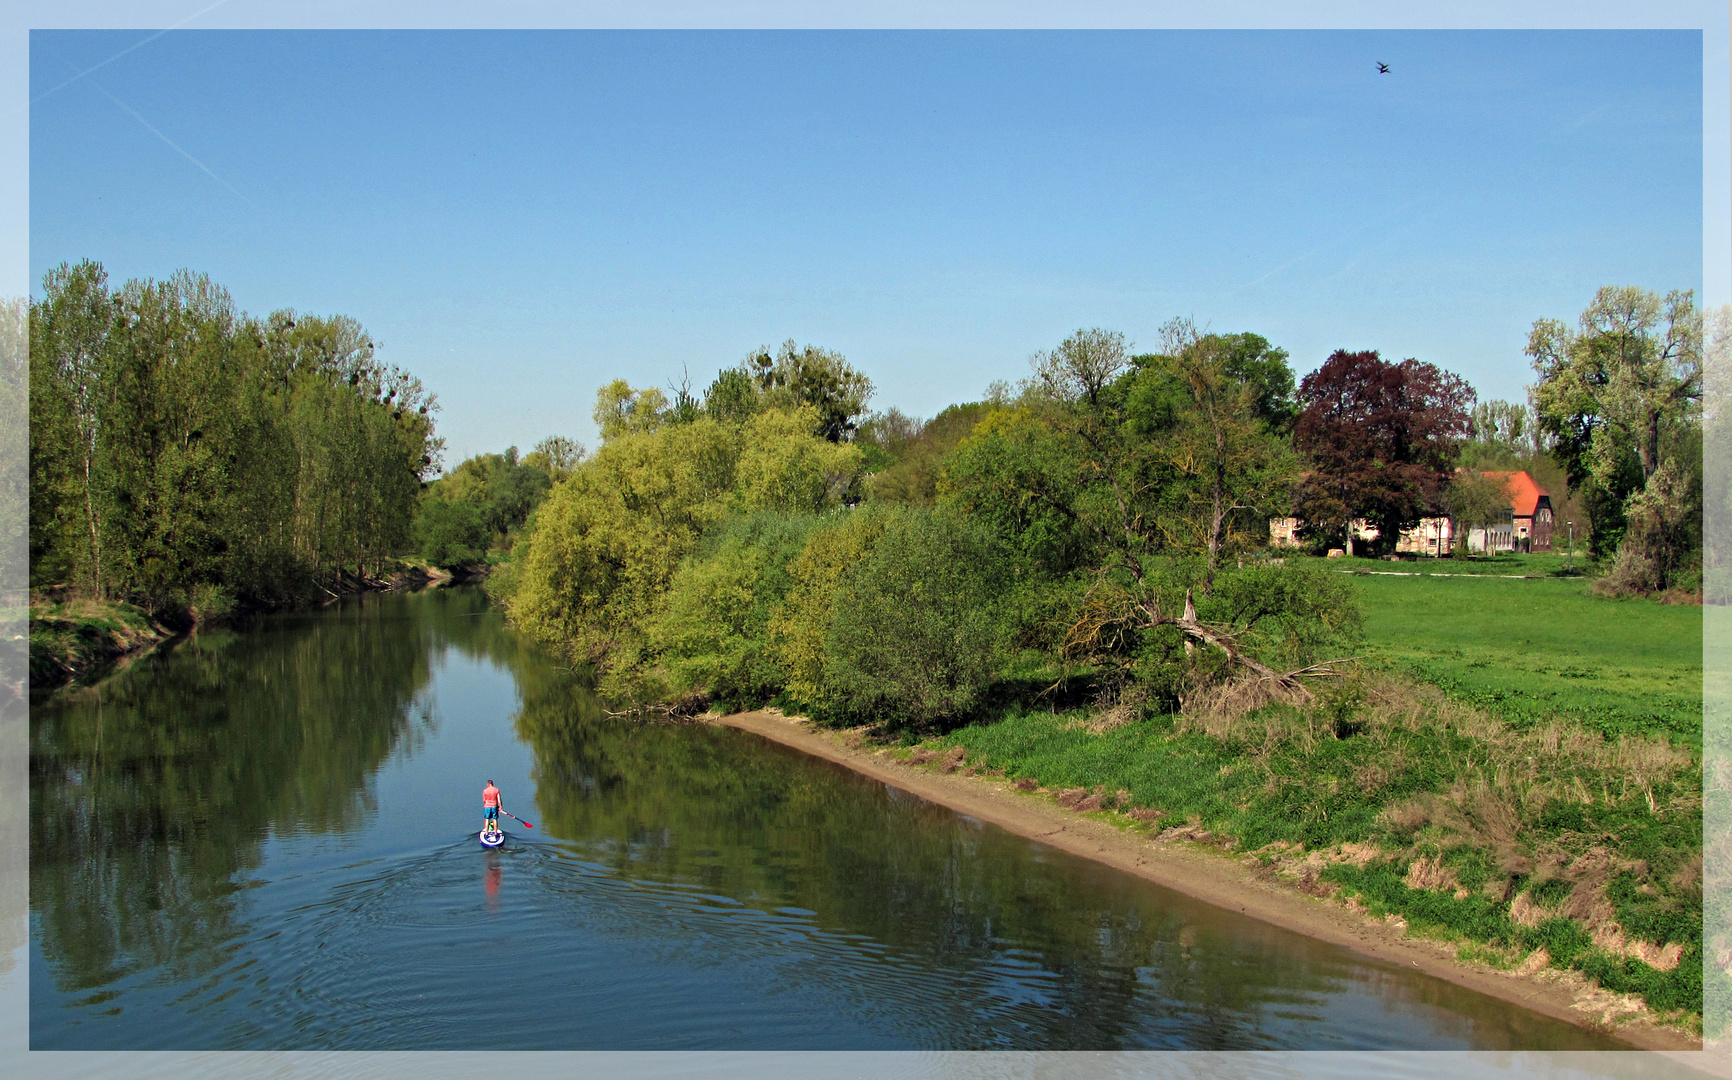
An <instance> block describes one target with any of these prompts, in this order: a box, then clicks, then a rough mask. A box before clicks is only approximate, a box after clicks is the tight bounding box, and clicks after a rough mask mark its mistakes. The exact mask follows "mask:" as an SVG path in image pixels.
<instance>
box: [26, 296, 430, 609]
mask: <svg viewBox="0 0 1732 1080" xmlns="http://www.w3.org/2000/svg"><path fill="white" fill-rule="evenodd" d="M375 351H376V350H375V344H374V342H373V340H372V338H371V337H369V336H368V335H367V333H366V332H365V331H364V330H363V329H362V328H361V326H360V325H359V324H358V323H356V322H355V321H354V320H353V319H349V318H347V317H344V316H333V317H328V318H324V317H318V316H311V315H301V314H297V313H296V312H293V311H288V310H284V311H278V312H274V313H273V314H271V315H270V316H268V317H266V318H256V317H253V316H249V315H246V314H244V313H242V312H239V311H237V310H236V309H235V307H234V304H233V302H232V300H231V299H230V298H229V295H228V293H227V292H226V291H225V290H224V289H223V288H222V287H221V286H219V285H217V284H215V283H213V282H212V281H210V280H209V279H208V278H206V277H204V276H202V275H196V274H191V273H188V272H184V271H183V272H180V273H176V274H174V275H172V276H171V277H169V278H168V279H167V280H164V281H152V280H148V279H143V280H134V281H129V282H127V283H126V284H125V285H123V286H121V287H119V288H111V287H110V285H109V283H108V278H107V274H106V272H105V271H104V270H103V268H102V267H101V266H100V265H99V264H97V263H92V262H83V263H79V264H78V265H76V266H68V265H64V264H63V265H62V266H60V267H59V268H57V269H55V270H53V271H51V272H50V273H49V274H48V276H47V277H46V278H45V280H44V282H43V298H42V299H41V300H40V301H34V302H32V303H31V305H30V454H29V458H30V496H31V497H30V581H31V586H32V588H42V589H48V590H53V591H55V592H56V593H57V594H64V595H72V596H77V597H82V598H87V599H92V600H97V601H104V600H125V601H128V602H131V603H134V604H136V605H138V606H139V607H140V608H141V609H142V610H144V611H146V612H147V613H150V614H152V615H165V614H169V613H179V614H181V615H183V616H184V615H188V614H190V615H191V616H192V617H193V618H205V617H210V616H217V615H221V614H224V613H226V612H227V611H230V610H232V609H233V608H234V607H235V606H236V605H267V604H276V603H283V602H289V601H293V600H296V599H304V598H308V597H311V596H314V595H318V594H320V593H321V592H329V591H330V590H331V588H332V587H333V586H334V585H336V584H337V583H339V582H341V581H343V580H345V579H347V578H356V577H359V578H366V577H368V576H369V575H370V574H371V575H377V573H378V571H379V569H380V568H382V567H383V566H384V565H385V564H386V563H388V562H389V561H391V560H393V559H394V558H395V557H397V556H399V555H401V554H403V553H404V552H405V551H406V550H407V549H408V547H409V539H410V536H409V529H410V524H411V522H412V521H413V518H414V512H415V507H416V502H417V499H418V497H419V494H420V488H421V478H422V475H423V473H425V472H427V471H428V470H430V469H431V468H433V466H434V464H435V461H436V459H437V456H438V453H439V448H440V442H439V440H438V439H437V438H436V437H435V436H434V434H433V419H432V412H433V410H434V409H435V408H436V405H435V402H434V399H433V398H432V396H431V395H429V394H427V393H426V391H425V390H424V389H423V387H422V386H421V383H420V382H419V381H418V380H417V379H416V378H415V377H414V376H413V375H410V374H409V373H408V372H406V371H403V370H402V369H400V368H397V367H395V366H392V365H388V364H385V363H382V362H381V361H380V360H378V359H377V358H376V356H375Z"/></svg>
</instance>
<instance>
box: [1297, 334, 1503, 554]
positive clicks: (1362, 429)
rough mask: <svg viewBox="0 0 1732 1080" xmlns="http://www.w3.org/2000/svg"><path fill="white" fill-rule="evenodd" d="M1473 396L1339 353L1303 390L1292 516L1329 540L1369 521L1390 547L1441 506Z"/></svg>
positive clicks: (1428, 373)
mask: <svg viewBox="0 0 1732 1080" xmlns="http://www.w3.org/2000/svg"><path fill="white" fill-rule="evenodd" d="M1474 399H1475V394H1474V392H1473V388H1472V387H1470V386H1469V385H1468V384H1467V382H1466V381H1465V380H1463V379H1462V378H1461V377H1460V376H1458V375H1453V374H1451V373H1449V372H1447V371H1443V370H1441V369H1439V368H1438V367H1436V366H1435V365H1432V364H1426V363H1421V362H1420V361H1418V360H1412V359H1409V360H1403V361H1401V362H1400V363H1390V362H1388V361H1386V360H1383V359H1382V358H1381V357H1379V356H1378V354H1377V353H1376V352H1374V351H1366V352H1348V351H1346V350H1345V349H1338V350H1336V351H1335V352H1334V353H1332V354H1330V356H1329V359H1327V360H1325V361H1324V362H1323V366H1322V367H1320V368H1318V369H1317V370H1316V371H1314V372H1312V373H1311V374H1309V375H1307V376H1305V379H1304V381H1303V382H1302V383H1301V384H1300V386H1299V405H1300V408H1301V410H1302V411H1301V412H1300V414H1299V419H1298V423H1297V424H1296V425H1295V427H1294V432H1293V443H1294V447H1295V448H1296V449H1297V450H1298V451H1299V452H1300V453H1302V454H1304V455H1305V457H1306V459H1307V462H1308V467H1309V471H1308V473H1307V475H1306V476H1305V478H1304V480H1303V482H1302V483H1301V484H1300V485H1299V489H1298V494H1297V496H1296V498H1295V506H1294V511H1295V513H1297V514H1298V515H1299V517H1300V518H1302V519H1303V520H1304V521H1305V524H1306V527H1307V529H1308V530H1309V531H1311V532H1312V533H1313V534H1314V535H1322V536H1325V537H1328V538H1331V539H1334V538H1337V537H1343V538H1344V537H1345V536H1346V533H1347V530H1348V527H1349V525H1350V524H1351V523H1352V522H1353V521H1354V520H1356V519H1358V518H1365V519H1366V520H1368V521H1370V522H1371V523H1372V524H1373V525H1375V526H1376V527H1377V529H1378V532H1379V538H1378V543H1379V545H1380V546H1382V547H1384V548H1392V547H1393V546H1394V544H1395V540H1396V537H1397V536H1398V535H1399V534H1400V532H1401V530H1403V529H1408V528H1412V527H1413V526H1414V525H1416V524H1418V522H1419V519H1420V518H1422V517H1424V516H1425V515H1426V514H1428V513H1430V512H1432V511H1433V510H1434V509H1436V508H1437V506H1438V505H1439V503H1438V497H1439V495H1440V494H1441V492H1442V490H1443V488H1444V486H1445V485H1446V484H1447V483H1448V482H1449V478H1450V476H1451V470H1452V469H1453V468H1454V466H1455V463H1456V460H1457V456H1458V454H1459V451H1460V448H1461V444H1462V442H1463V440H1465V439H1466V438H1467V437H1468V435H1469V434H1470V430H1471V429H1470V410H1471V409H1472V407H1473V404H1474Z"/></svg>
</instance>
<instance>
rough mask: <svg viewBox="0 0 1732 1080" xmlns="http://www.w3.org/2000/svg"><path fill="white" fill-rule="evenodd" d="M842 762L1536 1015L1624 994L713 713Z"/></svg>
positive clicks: (1619, 1000)
mask: <svg viewBox="0 0 1732 1080" xmlns="http://www.w3.org/2000/svg"><path fill="white" fill-rule="evenodd" d="M712 722H713V723H716V724H719V725H722V726H726V727H731V728H736V729H739V730H743V731H749V732H752V733H753V734H756V735H760V736H763V737H764V738H767V739H770V740H773V741H775V742H778V743H781V744H783V745H786V746H790V747H794V748H796V749H799V750H802V751H804V752H806V753H809V754H812V755H814V756H817V757H822V758H824V759H826V760H829V761H833V762H836V763H838V764H841V765H844V766H846V767H848V768H850V769H852V770H854V771H856V772H858V773H861V774H862V775H865V776H869V777H872V778H873V779H876V780H880V781H883V782H884V783H887V784H891V785H893V786H895V787H898V788H901V789H903V790H906V791H908V792H911V793H913V794H915V795H918V796H920V797H922V798H925V799H929V800H931V801H933V802H937V803H940V804H943V805H945V806H948V807H950V808H952V809H954V810H957V811H959V812H961V813H965V814H968V815H971V816H973V817H978V818H980V819H982V820H984V821H988V822H991V823H993V824H995V825H998V826H1000V827H1001V828H1004V829H1008V830H1010V831H1012V832H1016V833H1019V834H1021V835H1023V836H1027V837H1031V838H1035V839H1039V840H1040V841H1042V842H1043V843H1046V844H1050V845H1052V846H1054V847H1057V848H1060V849H1062V850H1065V851H1068V852H1071V853H1073V854H1076V855H1081V856H1083V857H1085V858H1089V859H1093V860H1096V861H1098V862H1101V863H1105V864H1106V865H1109V866H1112V867H1114V868H1116V869H1119V870H1123V871H1125V872H1127V873H1131V874H1135V875H1137V876H1139V877H1142V878H1145V879H1147V880H1149V881H1154V882H1157V883H1159V884H1161V885H1163V886H1166V887H1167V888H1170V889H1174V890H1176V891H1178V892H1182V893H1185V894H1186V895H1189V896H1192V897H1195V898H1196V899H1199V900H1202V901H1204V902H1206V903H1209V904H1213V905H1216V906H1218V907H1221V908H1225V909H1227V910H1229V911H1237V912H1242V913H1243V914H1245V915H1248V916H1251V917H1253V918H1256V919H1259V920H1261V921H1263V922H1267V923H1271V924H1273V925H1275V926H1279V927H1281V928H1283V929H1287V930H1292V931H1295V932H1297V933H1301V934H1304V935H1306V936H1307V937H1311V938H1316V939H1318V940H1321V941H1327V942H1330V943H1333V944H1337V945H1342V946H1346V947H1347V948H1350V949H1353V950H1355V951H1356V952H1359V953H1362V954H1364V955H1367V956H1371V957H1375V958H1377V959H1380V960H1385V961H1389V962H1393V963H1397V964H1401V965H1403V966H1412V967H1413V968H1416V969H1418V970H1420V971H1424V972H1427V973H1429V974H1432V975H1435V976H1438V977H1440V978H1444V979H1448V980H1449V981H1451V982H1454V983H1457V984H1458V985H1461V986H1464V987H1467V988H1469V989H1472V990H1476V991H1478V992H1480V993H1484V994H1487V995H1490V996H1493V997H1497V998H1500V999H1502V1000H1506V1001H1511V1002H1514V1003H1516V1004H1519V1005H1521V1006H1522V1007H1524V1008H1527V1009H1531V1010H1533V1011H1535V1012H1538V1013H1541V1014H1543V1015H1547V1016H1551V1017H1555V1018H1557V1019H1560V1020H1566V1021H1569V1022H1571V1023H1575V1024H1579V1025H1582V1026H1584V1027H1590V1026H1591V1027H1595V1028H1597V1029H1599V1030H1611V1028H1610V1025H1611V1024H1615V1023H1618V1020H1619V1018H1620V1016H1624V1017H1627V1016H1628V1015H1629V1006H1630V1004H1631V1003H1630V1002H1629V1001H1627V1000H1625V999H1624V998H1623V996H1622V995H1616V994H1611V993H1609V992H1607V991H1604V990H1601V989H1599V988H1598V987H1594V986H1592V985H1590V984H1589V983H1588V982H1587V981H1586V980H1584V979H1583V978H1581V977H1580V976H1579V975H1576V974H1574V973H1566V972H1557V971H1552V970H1546V971H1541V972H1537V973H1516V972H1503V971H1498V970H1496V969H1493V968H1490V967H1488V966H1485V965H1476V964H1469V963H1464V962H1462V961H1460V960H1458V959H1457V958H1456V955H1455V954H1456V947H1455V946H1454V945H1446V944H1444V943H1441V942H1437V941H1431V940H1427V939H1423V938H1415V937H1410V936H1407V934H1406V933H1405V929H1406V927H1405V924H1401V923H1399V922H1398V921H1396V922H1389V921H1376V920H1372V919H1369V918H1367V917H1365V916H1363V915H1362V914H1360V913H1358V912H1356V911H1354V910H1351V909H1350V908H1348V907H1347V906H1345V905H1342V904H1339V903H1329V902H1326V901H1324V900H1322V899H1319V898H1316V897H1312V896H1307V895H1304V894H1302V893H1299V892H1297V891H1295V890H1294V889H1292V888H1289V887H1286V886H1283V885H1280V884H1278V883H1276V882H1275V881H1272V880H1270V879H1268V878H1266V877H1262V876H1259V875H1257V874H1256V873H1255V872H1254V869H1253V868H1252V867H1251V866H1247V865H1246V864H1245V863H1244V862H1242V861H1240V860H1239V859H1234V858H1230V857H1226V856H1224V855H1222V854H1221V853H1220V852H1218V851H1213V850H1205V849H1203V848H1201V847H1199V846H1197V845H1193V844H1188V843H1185V842H1183V841H1182V840H1178V841H1173V840H1169V841H1167V842H1164V843H1163V842H1160V841H1158V840H1155V839H1153V838H1152V837H1150V836H1149V835H1148V834H1147V833H1144V832H1142V831H1140V830H1136V829H1130V828H1125V827H1123V826H1121V825H1116V824H1111V823H1108V822H1107V821H1104V820H1100V819H1098V818H1093V817H1087V816H1084V815H1081V814H1077V813H1075V812H1072V811H1069V810H1066V809H1064V808H1062V807H1060V806H1058V805H1057V804H1056V803H1054V802H1053V801H1052V800H1051V799H1050V798H1048V797H1046V796H1044V795H1038V794H1032V793H1027V792H1021V791H1018V790H1016V789H1014V788H1012V787H1011V786H1010V784H1009V783H1007V782H1005V781H1004V780H1001V779H994V778H990V777H982V776H963V775H958V774H955V773H945V772H940V771H934V770H932V769H927V768H920V767H917V766H912V765H910V764H908V763H906V762H904V761H902V760H900V759H898V758H896V757H894V756H893V755H891V754H890V753H889V752H887V751H886V750H885V749H884V748H881V747H874V746H871V745H869V744H866V743H865V742H864V741H862V740H860V739H859V738H858V737H857V736H855V737H850V736H849V735H847V734H846V733H842V732H834V731H826V730H823V729H819V728H816V727H814V726H813V725H811V724H810V723H807V722H805V721H803V720H800V719H798V718H790V717H785V716H782V715H781V714H779V713H774V712H765V711H755V712H748V713H736V714H733V715H729V716H723V717H718V718H714V719H713V720H712ZM1613 1034H1614V1035H1615V1036H1616V1037H1617V1038H1619V1039H1622V1040H1625V1041H1627V1042H1628V1043H1629V1044H1630V1045H1632V1046H1635V1047H1638V1048H1642V1049H1666V1050H1691V1049H1698V1048H1699V1047H1700V1045H1701V1043H1700V1040H1698V1039H1695V1038H1693V1037H1692V1036H1690V1035H1688V1034H1685V1033H1683V1032H1680V1031H1676V1030H1674V1029H1671V1028H1664V1027H1659V1026H1655V1025H1652V1024H1649V1023H1646V1022H1644V1021H1641V1020H1635V1021H1629V1020H1627V1019H1626V1021H1625V1022H1623V1023H1621V1024H1618V1026H1617V1027H1616V1029H1615V1031H1613Z"/></svg>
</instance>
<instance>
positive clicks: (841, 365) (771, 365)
mask: <svg viewBox="0 0 1732 1080" xmlns="http://www.w3.org/2000/svg"><path fill="white" fill-rule="evenodd" d="M739 370H740V372H741V373H743V374H745V375H746V376H748V377H749V378H750V379H751V380H752V382H753V383H755V384H756V385H757V387H758V391H759V394H760V401H761V403H762V406H763V407H767V408H776V409H798V408H809V409H811V410H812V415H813V417H814V423H813V427H812V432H813V434H815V435H818V436H820V437H822V438H823V439H825V440H827V441H829V442H833V443H834V442H842V441H844V440H846V439H848V438H849V437H850V436H851V435H852V434H853V433H854V429H855V426H856V425H857V423H858V421H859V419H860V417H862V416H864V415H865V413H866V403H867V402H869V401H871V400H872V380H871V379H868V378H867V377H866V376H865V375H863V374H861V373H860V372H859V371H856V370H855V369H854V367H853V365H851V364H849V363H848V361H847V360H846V359H845V358H844V357H843V356H842V354H841V353H839V352H833V351H831V350H829V349H821V348H818V347H817V346H815V345H806V346H803V347H802V346H796V345H795V344H794V341H793V339H792V338H790V339H789V340H787V341H784V342H783V343H782V347H781V348H780V349H778V350H777V351H776V353H775V354H774V355H772V354H771V353H770V350H768V349H759V350H758V351H757V352H755V353H753V354H752V355H750V356H748V357H746V359H745V360H744V361H743V362H742V363H741V364H740V367H739ZM733 392H734V391H733V390H732V389H731V388H730V389H729V390H727V391H725V392H724V393H726V394H732V393H733Z"/></svg>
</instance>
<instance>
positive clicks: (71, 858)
mask: <svg viewBox="0 0 1732 1080" xmlns="http://www.w3.org/2000/svg"><path fill="white" fill-rule="evenodd" d="M441 615H442V612H441V610H440V606H439V605H438V604H426V603H419V604H417V603H415V602H414V601H413V600H412V599H410V598H403V597H360V598H353V599H351V600H348V601H345V602H344V603H343V604H341V605H334V610H326V611H322V612H309V613H297V614H291V615H284V616H274V617H271V618H266V619H259V620H255V621H254V623H253V624H251V625H249V626H247V627H245V628H243V629H242V630H240V631H239V632H235V631H216V632H209V633H201V634H197V635H194V636H192V637H189V638H187V639H185V640H184V641H181V642H179V643H177V644H176V645H175V646H174V647H171V648H166V649H162V650H159V651H158V652H156V653H154V654H152V655H150V656H147V657H145V658H143V659H141V660H140V661H138V662H137V663H135V664H133V665H131V666H130V667H128V668H126V669H125V670H123V671H120V672H118V673H117V674H115V675H114V676H113V677H111V678H109V679H108V680H106V681H104V682H102V683H99V684H97V685H95V686H90V687H86V688H83V689H81V690H77V691H73V692H66V693H62V694H60V695H57V696H55V697H53V698H51V699H49V700H47V701H44V702H41V703H39V705H38V707H37V708H36V709H34V710H33V713H32V717H31V753H30V800H31V801H30V808H31V829H30V871H31V872H30V904H31V908H32V910H33V911H35V912H36V913H37V915H38V917H39V919H40V925H41V940H42V947H43V951H44V953H45V954H46V955H47V957H48V959H49V962H50V964H51V967H52V969H53V973H54V979H55V982H56V983H57V985H59V986H60V988H61V989H62V990H76V989H84V988H94V987H100V986H104V985H107V984H109V983H111V982H113V981H114V980H115V979H118V978H121V977H123V976H126V975H128V974H130V973H133V972H138V971H142V970H148V969H158V968H160V969H161V972H160V974H161V975H162V976H163V977H165V978H168V979H182V978H186V977H187V976H189V975H195V974H197V973H199V972H201V971H205V970H208V969H209V968H211V967H212V966H213V965H216V964H218V963H220V962H221V961H222V959H223V958H224V956H225V955H226V948H225V946H227V945H228V943H230V942H232V941H233V940H234V939H235V938H236V937H237V936H238V935H239V933H240V932H241V928H240V927H239V926H237V919H238V914H237V911H238V905H237V896H236V894H237V892H239V891H240V890H242V889H244V888H245V875H246V872H247V871H250V870H253V869H255V868H256V867H257V866H258V865H259V859H260V853H261V845H262V842H263V840H264V838H265V837H266V836H267V835H268V834H277V835H285V834H293V833H302V832H308V833H316V834H325V833H333V832H338V831H342V830H345V829H349V828H351V827H353V826H354V825H356V824H357V823H359V821H360V820H361V819H362V817H363V816H364V815H365V814H366V813H367V812H368V811H369V810H371V809H372V806H371V801H370V796H369V793H368V789H367V784H368V781H369V780H370V778H371V776H372V774H373V772H374V771H375V770H376V769H377V768H378V767H379V766H380V765H381V764H382V763H383V762H384V761H385V760H386V759H387V758H389V757H390V755H391V753H392V752H393V750H395V749H396V748H397V746H398V745H399V743H400V742H402V740H403V739H404V737H405V735H407V734H409V733H410V732H411V731H412V730H413V729H414V728H415V726H416V725H417V723H421V722H425V719H426V716H427V711H426V709H425V708H424V706H423V705H422V704H420V703H418V701H417V698H418V695H420V694H421V692H422V691H423V690H424V689H425V688H426V686H427V684H428V680H429V677H430V671H431V662H430V658H431V654H432V653H433V652H434V650H435V649H436V648H437V647H438V646H439V645H440V644H441V642H442V641H443V640H444V639H446V638H447V636H448V635H447V634H444V633H442V632H441V627H442V626H444V625H445V624H446V623H447V622H448V621H449V620H447V619H444V618H442V617H441ZM387 620H389V621H394V622H397V623H400V624H401V625H400V626H392V627H390V628H389V630H390V632H381V627H380V625H379V624H380V623H381V622H382V621H387ZM471 621H476V620H471ZM460 632H461V631H460Z"/></svg>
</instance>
